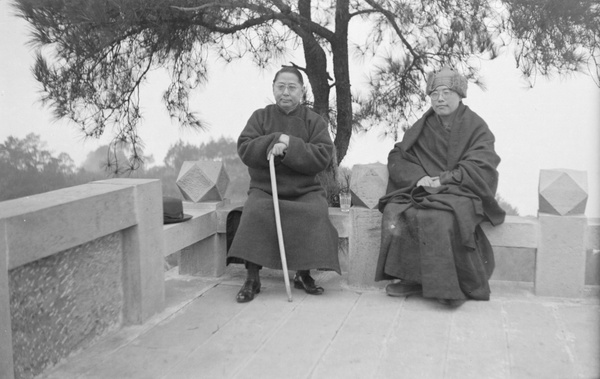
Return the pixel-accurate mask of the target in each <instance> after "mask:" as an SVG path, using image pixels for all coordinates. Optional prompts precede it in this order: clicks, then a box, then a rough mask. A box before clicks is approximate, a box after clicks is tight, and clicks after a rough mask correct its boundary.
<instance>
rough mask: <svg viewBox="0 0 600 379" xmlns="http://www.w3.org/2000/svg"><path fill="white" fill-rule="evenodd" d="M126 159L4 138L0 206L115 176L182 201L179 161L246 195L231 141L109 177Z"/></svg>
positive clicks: (344, 178) (342, 173) (343, 177)
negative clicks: (218, 166)
mask: <svg viewBox="0 0 600 379" xmlns="http://www.w3.org/2000/svg"><path fill="white" fill-rule="evenodd" d="M126 156H127V152H126V151H121V150H118V149H117V150H115V149H112V148H109V146H101V147H99V148H98V149H96V150H95V151H93V152H90V153H89V154H88V156H87V158H86V160H85V161H84V163H83V164H82V166H81V167H76V166H75V164H74V162H73V160H72V159H71V157H70V156H69V155H68V154H66V153H60V154H58V156H56V157H55V156H54V155H53V153H52V152H50V151H49V150H47V147H46V143H45V142H43V141H42V140H41V139H40V136H38V135H36V134H33V133H32V134H28V135H27V136H26V137H25V138H24V139H18V138H15V137H12V136H10V137H8V138H7V139H6V141H5V142H4V143H3V144H0V201H4V200H10V199H15V198H20V197H25V196H30V195H35V194H38V193H43V192H48V191H53V190H57V189H60V188H65V187H71V186H75V185H80V184H85V183H89V182H91V181H94V180H101V179H106V178H110V177H116V176H120V177H130V178H151V179H160V180H161V184H162V192H163V195H165V196H173V197H179V198H182V195H181V192H180V191H179V188H177V185H176V181H177V176H178V175H179V170H180V168H181V166H182V164H183V162H185V161H197V160H219V161H222V162H223V163H224V165H225V167H226V169H227V174H228V175H229V179H230V182H229V186H228V189H227V192H226V193H225V197H226V198H228V199H231V200H232V201H242V200H245V198H246V196H247V191H248V184H249V182H250V178H249V176H248V171H247V169H246V166H245V165H244V164H243V163H242V161H241V160H240V158H239V156H238V155H237V144H236V142H235V141H234V140H233V139H231V138H225V137H221V138H219V139H216V140H211V141H209V142H206V143H201V144H200V145H193V144H190V143H186V142H183V141H181V140H179V141H178V142H177V143H175V144H174V145H172V146H171V147H170V148H169V150H168V151H167V154H166V156H165V159H164V161H163V165H156V166H152V167H145V166H142V167H140V168H139V169H138V170H135V171H128V172H127V174H115V173H114V170H113V168H111V167H109V166H110V165H111V164H114V162H118V161H121V162H123V160H126V159H127V158H126ZM144 161H145V164H146V165H149V164H150V163H151V162H152V161H153V159H152V157H146V158H145V159H144ZM111 162H113V163H111ZM338 170H339V173H338V175H337V177H338V178H340V182H339V183H333V182H332V181H331V177H330V176H325V175H324V176H322V177H321V178H320V180H321V184H322V185H323V187H324V188H325V190H326V192H327V197H328V200H329V203H330V205H332V206H337V205H339V200H338V197H337V194H338V193H339V191H340V190H347V188H348V187H349V183H350V174H351V172H350V170H349V169H347V168H344V167H340V168H339V169H338ZM497 199H498V202H499V203H500V206H501V207H502V208H503V209H504V210H505V211H506V213H507V214H509V215H515V216H518V215H519V212H518V210H517V208H515V207H513V206H512V205H510V204H509V203H508V202H507V201H506V200H504V199H503V198H502V197H501V196H500V195H498V196H497Z"/></svg>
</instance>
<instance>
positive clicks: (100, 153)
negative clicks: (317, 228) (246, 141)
mask: <svg viewBox="0 0 600 379" xmlns="http://www.w3.org/2000/svg"><path fill="white" fill-rule="evenodd" d="M126 156H127V151H126V150H125V149H114V148H112V147H111V148H109V146H108V145H106V146H101V147H99V148H98V149H96V150H95V151H92V152H90V153H89V154H88V156H87V158H86V160H85V161H84V162H83V164H82V165H81V167H76V166H75V164H74V162H73V160H72V159H71V157H70V156H69V155H68V154H66V153H60V154H58V156H55V155H54V154H53V153H52V152H51V151H49V150H48V149H47V147H46V143H45V142H43V141H42V140H41V139H40V136H39V135H36V134H33V133H31V134H28V135H27V136H26V137H25V138H23V139H19V138H15V137H12V136H9V137H8V138H7V139H6V141H5V142H4V143H2V144H0V201H4V200H10V199H16V198H20V197H25V196H31V195H35V194H38V193H43V192H48V191H53V190H57V189H60V188H65V187H71V186H75V185H80V184H85V183H89V182H91V181H94V180H101V179H107V178H113V177H129V178H152V179H160V180H161V183H162V190H163V195H165V196H173V197H179V198H182V195H181V192H180V191H179V189H178V188H177V185H176V184H175V182H176V180H177V176H178V174H179V169H180V168H181V165H182V164H183V162H185V161H197V160H204V159H206V160H219V161H223V163H224V165H225V167H226V169H227V174H228V175H229V179H230V183H229V186H228V190H227V193H226V194H225V196H226V197H227V198H229V199H232V200H234V201H235V200H244V199H245V198H246V196H247V195H246V193H247V191H248V183H249V181H250V179H249V177H248V173H247V169H246V166H244V164H243V163H242V161H241V160H240V158H239V157H238V155H237V146H236V142H235V141H234V140H233V139H231V138H224V137H221V138H220V139H216V140H211V141H209V142H207V143H202V144H200V145H193V144H189V143H184V142H183V141H178V142H177V143H176V144H174V145H172V146H171V147H170V148H169V150H168V152H167V155H166V157H165V159H164V162H163V163H164V165H155V166H152V167H146V166H149V165H150V164H151V163H152V162H153V159H152V157H146V158H145V159H144V162H145V165H144V166H142V167H140V168H139V169H138V170H135V171H126V172H125V173H122V174H115V170H114V167H111V165H113V164H116V163H118V162H124V161H126V160H127V158H126Z"/></svg>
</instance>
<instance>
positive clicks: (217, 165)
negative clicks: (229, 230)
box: [175, 161, 229, 203]
mask: <svg viewBox="0 0 600 379" xmlns="http://www.w3.org/2000/svg"><path fill="white" fill-rule="evenodd" d="M175 184H177V187H178V188H179V190H180V191H181V194H182V195H183V197H184V199H185V200H189V201H192V202H194V203H198V202H203V201H221V200H223V198H224V196H225V191H227V186H228V185H229V175H227V171H226V170H225V166H224V165H223V162H219V161H186V162H183V164H182V165H181V170H180V171H179V176H178V177H177V181H176V182H175Z"/></svg>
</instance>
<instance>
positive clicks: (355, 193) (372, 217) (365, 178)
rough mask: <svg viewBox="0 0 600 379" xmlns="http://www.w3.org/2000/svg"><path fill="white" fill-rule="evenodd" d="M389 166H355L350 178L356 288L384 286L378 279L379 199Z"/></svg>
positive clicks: (351, 270) (351, 266) (351, 267)
mask: <svg viewBox="0 0 600 379" xmlns="http://www.w3.org/2000/svg"><path fill="white" fill-rule="evenodd" d="M387 181H388V170H387V166H386V165H384V164H381V163H374V164H365V165H354V167H352V177H351V179H350V193H351V194H352V207H351V208H350V233H349V236H348V284H349V285H350V286H353V287H358V288H360V287H381V286H383V282H381V283H377V282H375V280H374V279H375V268H376V266H377V259H378V257H379V246H380V244H381V212H379V210H378V209H377V205H378V203H379V198H380V197H381V196H383V195H385V190H386V187H387Z"/></svg>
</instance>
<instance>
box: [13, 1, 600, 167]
mask: <svg viewBox="0 0 600 379" xmlns="http://www.w3.org/2000/svg"><path fill="white" fill-rule="evenodd" d="M15 7H16V10H17V14H18V15H19V16H20V17H22V18H23V19H25V20H27V21H28V22H29V24H30V26H31V27H32V30H33V32H32V43H33V44H34V45H36V46H37V47H38V52H37V58H36V63H35V65H34V68H33V73H34V76H35V78H36V79H37V80H38V81H39V82H40V83H41V85H42V90H43V92H42V100H43V101H44V102H45V103H47V104H49V105H50V106H51V108H52V109H53V111H54V115H55V116H56V117H57V118H68V119H71V120H73V121H74V122H75V123H76V124H77V125H78V126H79V128H81V131H82V133H84V134H85V135H86V136H89V137H98V136H100V135H102V134H104V133H105V131H106V128H107V127H109V126H110V127H112V128H114V129H112V130H114V132H113V133H114V136H113V143H115V144H119V143H125V144H127V145H129V146H130V148H129V151H130V152H131V157H130V158H129V165H128V167H129V168H133V169H135V168H136V166H137V165H139V162H140V161H141V160H142V159H143V152H142V147H143V144H142V141H141V140H140V138H139V135H138V133H137V130H138V126H139V122H140V119H141V116H142V114H141V111H140V107H139V101H140V97H139V91H140V86H141V85H142V83H143V82H144V81H145V80H146V79H147V77H148V74H149V73H150V72H151V71H152V70H154V69H157V68H164V69H166V70H168V71H169V73H170V77H171V81H170V84H169V85H168V87H167V88H166V89H165V92H164V96H163V100H164V103H165V106H166V109H167V110H168V112H169V114H170V116H171V117H173V118H175V119H177V120H178V122H179V123H180V125H183V126H189V127H192V128H197V129H202V128H203V127H204V125H203V123H202V121H201V120H200V119H199V117H198V116H197V115H196V114H195V113H194V112H192V111H191V110H190V107H189V96H190V93H191V91H193V90H194V89H195V88H197V87H198V86H201V85H203V84H205V82H206V78H207V76H206V74H207V71H208V70H209V64H210V62H211V60H213V58H214V57H215V56H216V57H219V58H220V59H221V60H222V61H223V62H231V61H233V60H237V59H241V58H243V57H246V58H249V59H251V60H252V62H253V63H254V65H255V66H256V67H257V69H264V68H272V67H273V66H276V65H277V64H282V63H285V64H289V62H287V61H286V59H287V58H288V57H289V56H290V55H289V53H290V52H291V51H293V50H295V49H297V48H301V49H302V52H303V55H304V61H305V63H303V64H299V63H298V62H292V64H294V65H296V66H298V67H299V68H300V69H301V70H303V71H304V72H305V73H306V75H307V77H308V80H309V82H310V87H311V91H312V93H311V99H309V100H310V103H311V105H312V107H313V108H314V110H315V111H316V112H318V113H320V114H321V115H323V116H324V117H325V118H326V119H328V120H329V121H330V125H331V127H332V132H333V134H334V136H335V137H334V143H335V146H336V151H337V159H338V161H339V162H341V161H342V160H343V158H344V156H345V155H346V152H347V149H348V146H349V143H350V137H351V135H352V133H353V131H355V130H358V129H360V128H369V127H370V126H371V125H382V126H383V127H384V128H386V129H385V131H386V132H388V133H394V134H396V135H397V134H398V133H399V132H400V131H401V130H403V128H406V127H407V126H408V125H410V124H411V123H412V121H413V120H414V117H415V115H416V114H417V113H418V112H420V111H421V110H423V108H424V107H425V105H426V99H425V96H424V94H423V91H422V88H423V87H424V85H423V84H424V81H425V80H426V74H427V72H429V71H432V70H436V69H439V68H441V67H442V66H446V65H449V66H452V67H454V68H456V69H458V70H459V71H460V72H462V73H463V74H464V75H466V76H467V77H468V78H469V80H470V81H472V82H473V83H476V84H480V83H481V77H480V75H479V71H478V61H479V60H481V59H494V58H495V57H497V56H498V55H499V54H501V53H504V52H509V51H511V52H513V53H514V55H515V64H516V66H517V67H518V68H519V69H520V70H521V72H522V73H523V75H524V76H525V77H527V78H530V79H531V83H534V81H535V80H534V79H535V76H536V75H537V74H541V75H547V76H550V75H556V74H558V75H563V74H567V73H571V72H575V71H583V72H587V73H589V74H590V76H592V78H593V80H595V81H596V83H597V84H598V83H600V65H599V61H598V59H599V58H600V53H599V47H600V29H599V28H598V25H600V6H599V4H598V3H597V2H594V1H591V0H578V1H575V0H570V1H564V0H454V1H447V0H422V1H416V0H405V1H402V0H364V1H358V0H353V1H351V0H337V1H334V0H329V1H326V0H320V1H317V0H270V1H266V0H220V1H214V0H144V1H134V0H111V1H97V0H78V1H64V0H15ZM355 20H356V21H355ZM357 25H358V26H361V27H364V26H366V28H367V29H366V30H367V32H366V33H365V38H364V40H363V41H361V44H360V45H351V44H350V43H349V39H348V35H349V32H350V31H351V28H354V27H357ZM508 46H511V47H512V48H511V49H509V48H508ZM351 56H356V57H362V58H363V61H364V62H371V63H368V64H367V69H368V70H369V74H370V77H371V84H370V91H369V93H368V95H366V96H365V97H364V98H358V97H357V96H353V93H352V91H351V82H350V69H349V62H350V59H351ZM115 167H116V169H117V170H118V169H119V167H123V166H115Z"/></svg>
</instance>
